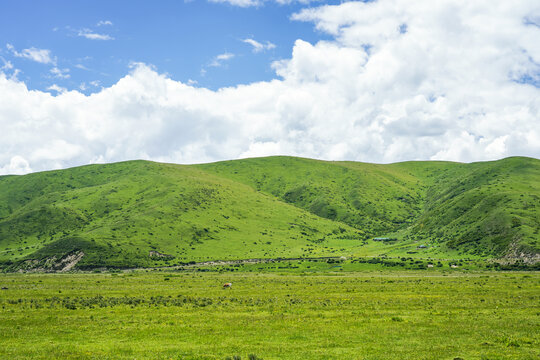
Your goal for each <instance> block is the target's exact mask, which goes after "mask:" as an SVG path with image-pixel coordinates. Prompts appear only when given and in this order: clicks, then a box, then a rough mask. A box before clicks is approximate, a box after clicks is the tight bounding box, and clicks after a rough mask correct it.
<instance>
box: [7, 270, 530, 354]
mask: <svg viewBox="0 0 540 360" xmlns="http://www.w3.org/2000/svg"><path fill="white" fill-rule="evenodd" d="M253 266H256V265H253ZM373 269H376V268H373ZM373 269H372V270H369V269H366V270H365V271H362V272H354V271H350V272H346V271H345V272H314V273H311V274H306V273H300V272H297V273H292V272H291V273H283V272H260V270H259V272H257V273H250V272H248V271H242V272H234V273H233V272H224V273H220V272H217V271H214V272H200V271H190V272H187V271H184V272H159V271H150V272H146V271H138V272H122V273H112V274H111V273H95V274H94V273H93V274H89V273H72V274H1V275H0V286H1V287H2V288H3V289H2V290H0V343H1V346H0V358H1V359H30V358H31V359H415V360H418V359H466V360H469V359H520V360H522V359H538V358H540V340H539V334H540V275H539V273H538V272H529V273H521V272H512V273H505V272H482V271H469V272H462V271H457V270H456V271H450V270H439V271H434V270H423V271H411V270H410V271H388V270H386V271H380V270H373ZM225 282H232V284H233V287H232V288H231V289H223V288H222V284H223V283H225Z"/></svg>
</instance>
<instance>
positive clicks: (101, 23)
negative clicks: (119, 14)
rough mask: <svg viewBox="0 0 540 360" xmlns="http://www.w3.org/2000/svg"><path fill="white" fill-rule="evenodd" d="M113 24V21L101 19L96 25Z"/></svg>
mask: <svg viewBox="0 0 540 360" xmlns="http://www.w3.org/2000/svg"><path fill="white" fill-rule="evenodd" d="M112 25H113V23H112V21H110V20H100V21H98V23H97V24H96V26H112Z"/></svg>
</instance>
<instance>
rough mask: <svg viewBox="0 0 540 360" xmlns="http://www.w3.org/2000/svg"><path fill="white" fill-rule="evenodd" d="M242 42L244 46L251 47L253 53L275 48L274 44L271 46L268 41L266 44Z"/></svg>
mask: <svg viewBox="0 0 540 360" xmlns="http://www.w3.org/2000/svg"><path fill="white" fill-rule="evenodd" d="M242 42H245V43H246V44H249V45H251V46H253V52H255V53H258V52H261V51H265V50H271V49H274V48H275V47H276V45H275V44H272V43H271V42H269V41H267V42H266V44H263V43H260V42H258V41H256V40H254V39H243V40H242Z"/></svg>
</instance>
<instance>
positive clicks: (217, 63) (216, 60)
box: [208, 52, 234, 67]
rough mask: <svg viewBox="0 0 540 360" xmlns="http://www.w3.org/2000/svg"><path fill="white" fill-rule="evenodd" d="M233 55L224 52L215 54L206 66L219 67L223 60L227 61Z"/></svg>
mask: <svg viewBox="0 0 540 360" xmlns="http://www.w3.org/2000/svg"><path fill="white" fill-rule="evenodd" d="M233 57H234V54H232V53H229V52H226V53H223V54H219V55H217V56H216V57H215V58H214V59H213V60H212V62H210V64H208V66H213V67H219V66H222V65H223V63H224V62H225V61H229V60H231V59H232V58H233Z"/></svg>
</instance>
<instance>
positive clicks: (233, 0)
mask: <svg viewBox="0 0 540 360" xmlns="http://www.w3.org/2000/svg"><path fill="white" fill-rule="evenodd" d="M209 1H210V2H213V3H227V4H230V5H232V6H239V7H251V6H262V5H264V3H265V2H275V3H277V4H280V5H289V4H293V3H300V4H309V3H311V2H318V1H321V0H209Z"/></svg>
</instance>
